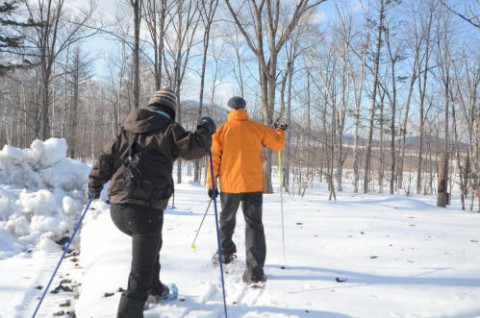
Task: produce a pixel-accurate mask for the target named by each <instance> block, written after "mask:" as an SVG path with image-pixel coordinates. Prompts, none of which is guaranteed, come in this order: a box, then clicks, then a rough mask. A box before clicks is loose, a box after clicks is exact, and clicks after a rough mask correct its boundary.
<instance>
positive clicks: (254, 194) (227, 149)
mask: <svg viewBox="0 0 480 318" xmlns="http://www.w3.org/2000/svg"><path fill="white" fill-rule="evenodd" d="M228 106H229V107H230V109H231V111H230V112H229V113H228V115H227V122H226V123H225V124H223V125H222V126H220V127H219V128H218V129H217V131H216V132H215V134H214V135H213V141H212V161H213V172H214V179H215V180H214V183H215V187H216V182H217V179H219V180H220V201H221V206H222V211H221V213H220V236H221V248H222V251H221V252H222V263H225V264H228V263H230V262H231V261H232V260H234V259H235V258H236V253H237V248H236V245H235V243H234V242H233V240H232V237H233V232H234V230H235V224H236V213H237V210H238V208H239V206H240V203H241V204H242V210H243V216H244V218H245V249H246V269H245V272H244V274H243V281H244V282H246V283H259V282H265V281H266V276H265V273H264V271H263V267H264V264H265V258H266V253H267V249H266V243H265V233H264V229H263V223H262V205H263V191H264V190H265V189H264V187H265V176H264V171H263V160H262V149H263V148H264V147H267V148H270V149H272V150H282V149H283V147H284V145H285V130H286V129H287V125H277V124H276V125H275V126H276V127H275V128H274V129H272V128H271V127H268V126H266V125H264V124H261V123H258V122H255V121H252V120H250V119H249V117H248V114H247V111H246V110H245V106H246V102H245V100H244V99H243V98H241V97H232V98H231V99H230V100H229V101H228ZM210 175H211V173H209V174H208V176H209V177H210ZM210 179H211V178H209V180H208V186H209V190H208V195H209V196H210V198H212V197H215V196H216V193H215V192H214V191H213V188H212V180H210ZM217 253H218V252H217ZM217 253H215V254H214V255H213V259H212V261H213V262H214V263H216V262H217V261H216V260H217V259H218V254H217Z"/></svg>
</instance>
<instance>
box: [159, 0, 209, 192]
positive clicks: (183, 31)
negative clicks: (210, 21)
mask: <svg viewBox="0 0 480 318" xmlns="http://www.w3.org/2000/svg"><path fill="white" fill-rule="evenodd" d="M167 12H168V15H169V16H170V19H171V22H170V31H171V32H169V33H168V34H171V35H172V37H168V36H167V37H166V38H165V40H166V42H165V47H166V50H164V53H165V54H166V55H167V58H165V59H164V61H165V64H166V65H165V72H166V73H167V78H168V80H169V82H170V86H171V87H172V88H173V89H174V90H175V94H176V96H177V111H176V116H177V119H176V120H177V121H178V122H179V123H182V105H181V103H180V100H181V89H182V84H183V79H184V77H185V72H186V70H187V66H188V63H189V60H190V52H191V50H192V47H193V46H194V44H195V35H196V32H197V28H198V26H199V22H200V14H199V10H198V2H197V1H187V0H178V1H176V3H175V10H167ZM177 182H178V183H181V182H182V160H180V159H179V160H177Z"/></svg>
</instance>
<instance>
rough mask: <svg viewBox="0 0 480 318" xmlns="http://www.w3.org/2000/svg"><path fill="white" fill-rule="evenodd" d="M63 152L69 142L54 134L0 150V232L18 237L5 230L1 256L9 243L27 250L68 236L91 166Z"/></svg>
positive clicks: (9, 246) (81, 199)
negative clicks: (24, 147) (27, 144)
mask: <svg viewBox="0 0 480 318" xmlns="http://www.w3.org/2000/svg"><path fill="white" fill-rule="evenodd" d="M66 154H67V142H66V141H65V139H58V138H50V139H48V140H46V141H45V142H43V141H40V140H35V141H34V142H33V143H32V145H31V146H30V148H26V149H20V148H16V147H12V146H9V145H6V146H4V147H3V149H2V150H1V151H0V186H1V187H0V232H2V233H4V234H5V231H7V232H8V233H9V234H10V235H13V237H14V238H16V239H17V240H15V239H12V237H11V236H10V235H9V236H8V237H9V239H8V240H6V243H5V244H2V245H0V259H2V258H3V257H6V256H7V255H6V254H5V255H3V257H2V250H3V251H6V250H11V249H12V246H13V245H19V244H20V246H23V249H25V247H28V246H29V245H34V244H37V243H40V244H39V246H40V245H41V241H42V240H51V239H53V240H56V239H59V238H61V237H63V236H69V232H70V230H71V229H72V228H73V227H74V226H75V223H76V222H75V221H76V220H77V219H78V216H79V215H80V212H81V211H79V209H80V208H81V206H82V205H83V203H84V201H85V195H84V193H85V190H86V189H85V187H86V184H87V181H88V173H89V171H90V168H89V167H88V166H87V165H85V164H82V163H80V162H78V161H75V160H72V159H69V158H67V156H66ZM3 237H4V235H2V238H3ZM39 241H40V242H39ZM14 250H16V249H14Z"/></svg>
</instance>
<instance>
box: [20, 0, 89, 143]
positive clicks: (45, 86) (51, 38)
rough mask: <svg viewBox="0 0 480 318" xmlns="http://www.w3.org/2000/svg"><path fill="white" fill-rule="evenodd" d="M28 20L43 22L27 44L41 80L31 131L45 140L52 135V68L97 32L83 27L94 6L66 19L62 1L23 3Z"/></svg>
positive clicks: (48, 0)
mask: <svg viewBox="0 0 480 318" xmlns="http://www.w3.org/2000/svg"><path fill="white" fill-rule="evenodd" d="M25 4H26V8H27V10H28V15H29V19H30V20H31V21H42V23H41V24H39V25H36V26H35V27H34V30H35V34H34V36H32V37H31V38H29V41H31V42H32V43H33V45H34V46H35V50H36V52H37V53H36V55H37V57H38V59H39V67H40V77H41V93H40V94H41V98H40V100H41V102H40V107H39V108H40V112H39V116H40V118H39V121H38V125H36V127H35V128H34V130H35V137H41V138H42V139H44V140H45V139H47V138H48V137H50V135H51V130H50V129H51V127H50V113H49V109H50V104H51V97H52V95H51V94H52V92H51V81H52V76H53V75H54V73H53V68H54V66H55V62H56V61H57V59H58V58H59V56H60V55H61V54H62V53H63V52H64V51H65V50H66V49H67V48H68V47H69V46H71V45H73V44H75V43H77V42H79V41H81V40H82V39H85V38H87V37H90V36H92V35H94V34H95V33H97V32H98V31H97V30H92V29H90V28H89V29H87V28H85V25H86V24H87V22H88V21H89V20H90V19H91V17H92V14H93V12H94V9H95V7H94V6H93V4H92V3H91V5H90V6H89V9H88V10H87V11H85V12H82V11H81V10H79V12H78V14H76V15H71V16H72V17H73V20H68V18H69V17H70V16H68V18H67V15H66V12H65V8H64V4H65V0H42V1H39V2H38V3H37V5H35V6H34V5H31V4H29V2H25ZM40 130H41V131H40Z"/></svg>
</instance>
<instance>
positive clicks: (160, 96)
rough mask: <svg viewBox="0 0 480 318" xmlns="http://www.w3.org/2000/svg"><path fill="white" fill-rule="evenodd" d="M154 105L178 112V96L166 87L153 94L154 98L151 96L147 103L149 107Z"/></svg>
mask: <svg viewBox="0 0 480 318" xmlns="http://www.w3.org/2000/svg"><path fill="white" fill-rule="evenodd" d="M153 104H160V105H164V106H167V107H170V108H171V109H172V110H173V111H176V110H177V96H176V95H175V92H174V91H173V90H172V89H171V88H169V87H164V88H161V89H160V90H158V91H156V92H155V93H153V95H152V96H150V99H149V100H148V102H147V106H151V105H153Z"/></svg>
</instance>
